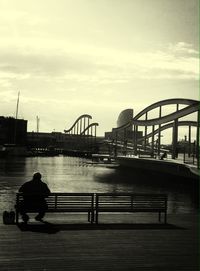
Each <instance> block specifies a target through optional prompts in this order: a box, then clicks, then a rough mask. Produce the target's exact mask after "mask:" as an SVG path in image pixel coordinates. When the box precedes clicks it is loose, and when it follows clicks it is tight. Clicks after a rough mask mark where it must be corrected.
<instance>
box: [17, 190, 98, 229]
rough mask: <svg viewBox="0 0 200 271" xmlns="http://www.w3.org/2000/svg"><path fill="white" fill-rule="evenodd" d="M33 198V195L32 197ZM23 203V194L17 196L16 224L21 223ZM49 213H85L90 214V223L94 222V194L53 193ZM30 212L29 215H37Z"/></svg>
mask: <svg viewBox="0 0 200 271" xmlns="http://www.w3.org/2000/svg"><path fill="white" fill-rule="evenodd" d="M31 196H33V195H31ZM22 202H23V194H22V193H17V194H16V205H15V209H16V224H18V222H19V206H20V204H21V203H22ZM46 202H47V205H48V210H47V211H46V212H47V213H52V212H53V213H57V212H59V213H67V212H72V213H73V212H84V213H87V214H88V222H91V223H93V221H94V193H51V194H50V195H49V196H48V197H47V198H46ZM35 212H36V211H34V210H30V211H29V210H28V213H35Z"/></svg>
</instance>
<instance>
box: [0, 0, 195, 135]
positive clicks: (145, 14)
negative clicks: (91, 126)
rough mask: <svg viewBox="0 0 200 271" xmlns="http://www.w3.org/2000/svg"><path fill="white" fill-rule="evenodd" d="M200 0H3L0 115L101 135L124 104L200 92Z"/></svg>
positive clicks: (31, 127) (137, 107)
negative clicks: (80, 125)
mask: <svg viewBox="0 0 200 271" xmlns="http://www.w3.org/2000/svg"><path fill="white" fill-rule="evenodd" d="M198 59H199V19H198V0H123V1H122V0H59V1H58V0H57V1H56V0H42V1H39V0H17V1H16V0H0V115H2V116H15V113H16V102H17V95H18V92H19V91H20V103H19V111H18V118H23V119H26V120H28V131H36V127H37V125H36V117H37V116H38V117H39V118H40V127H39V129H40V132H52V131H57V132H63V130H64V129H68V128H70V127H71V126H72V124H73V123H74V122H75V120H76V119H77V118H78V117H79V116H80V115H82V114H90V115H91V116H92V122H98V123H99V127H98V128H97V135H104V132H106V131H110V130H111V129H112V127H116V122H117V118H118V115H119V114H120V112H121V111H122V110H124V109H126V108H133V109H134V114H137V113H139V112H140V111H141V110H142V109H144V108H145V107H147V106H148V105H150V104H152V103H155V102H157V101H160V100H164V99H170V98H190V99H195V100H198V99H199V82H198V79H199V60H198Z"/></svg>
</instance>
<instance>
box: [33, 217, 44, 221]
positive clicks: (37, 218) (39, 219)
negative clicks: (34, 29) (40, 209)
mask: <svg viewBox="0 0 200 271" xmlns="http://www.w3.org/2000/svg"><path fill="white" fill-rule="evenodd" d="M35 220H36V221H40V222H43V219H42V218H41V217H40V216H36V217H35Z"/></svg>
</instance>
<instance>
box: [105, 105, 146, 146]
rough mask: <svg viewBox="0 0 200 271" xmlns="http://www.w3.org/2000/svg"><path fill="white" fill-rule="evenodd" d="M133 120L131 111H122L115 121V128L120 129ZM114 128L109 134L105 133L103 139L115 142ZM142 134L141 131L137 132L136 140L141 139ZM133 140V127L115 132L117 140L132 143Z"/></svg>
mask: <svg viewBox="0 0 200 271" xmlns="http://www.w3.org/2000/svg"><path fill="white" fill-rule="evenodd" d="M132 119H133V109H125V110H123V111H122V112H121V113H120V114H119V116H118V119H117V128H119V127H122V126H123V125H125V124H127V123H131V120H132ZM115 129H116V128H113V129H112V131H111V132H105V139H108V140H115V139H116V130H115ZM142 135H143V133H142V132H141V131H137V135H136V136H137V138H138V139H139V138H141V137H142ZM134 138H135V132H134V131H133V125H130V126H129V127H127V128H126V129H125V130H123V129H122V130H121V131H117V139H118V140H122V141H123V140H130V141H132V140H133V139H134Z"/></svg>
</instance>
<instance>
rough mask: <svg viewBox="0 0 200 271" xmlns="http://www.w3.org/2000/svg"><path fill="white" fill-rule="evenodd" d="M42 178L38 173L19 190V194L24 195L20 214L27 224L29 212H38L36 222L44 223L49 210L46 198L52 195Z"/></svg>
mask: <svg viewBox="0 0 200 271" xmlns="http://www.w3.org/2000/svg"><path fill="white" fill-rule="evenodd" d="M41 178H42V175H41V174H40V173H39V172H37V173H35V174H34V175H33V179H32V180H31V181H29V182H26V183H24V184H23V185H22V186H21V187H20V189H19V192H22V193H23V194H24V195H23V199H24V200H23V202H22V204H21V206H20V207H19V212H20V214H21V215H22V219H23V221H24V222H25V223H27V222H28V220H29V216H28V215H27V213H28V212H29V211H35V212H38V215H37V216H36V217H35V220H37V221H42V218H43V217H44V215H45V212H46V211H47V209H48V206H47V203H46V200H45V198H46V197H48V195H49V194H50V190H49V188H48V186H47V184H46V183H44V182H42V180H41Z"/></svg>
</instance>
